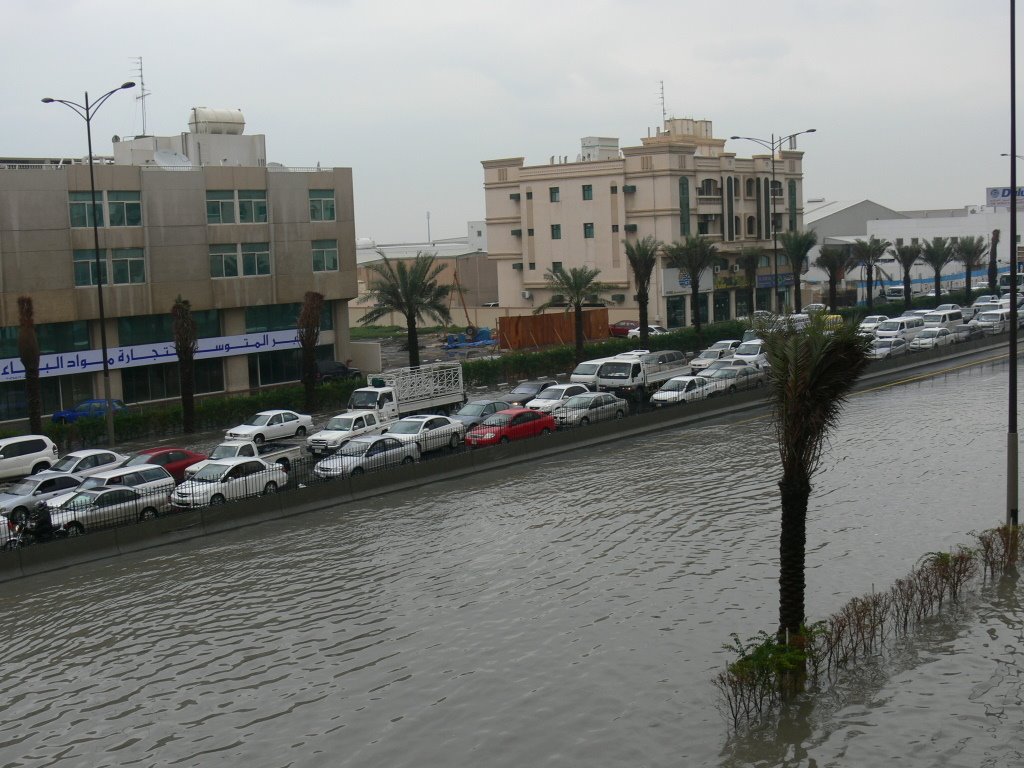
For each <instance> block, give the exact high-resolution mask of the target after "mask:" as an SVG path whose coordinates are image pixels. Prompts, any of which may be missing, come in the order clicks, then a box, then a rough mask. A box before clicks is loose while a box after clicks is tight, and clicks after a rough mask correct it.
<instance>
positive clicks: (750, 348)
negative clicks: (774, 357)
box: [732, 339, 768, 368]
mask: <svg viewBox="0 0 1024 768" xmlns="http://www.w3.org/2000/svg"><path fill="white" fill-rule="evenodd" d="M732 357H733V360H744V361H746V362H748V363H750V364H751V365H756V366H757V367H758V368H760V367H761V366H763V365H765V364H766V363H767V362H768V355H767V354H765V351H764V341H763V340H761V339H751V340H750V341H744V342H743V343H742V344H740V345H739V346H738V347H736V351H735V352H733V353H732Z"/></svg>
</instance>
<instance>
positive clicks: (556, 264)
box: [551, 261, 562, 272]
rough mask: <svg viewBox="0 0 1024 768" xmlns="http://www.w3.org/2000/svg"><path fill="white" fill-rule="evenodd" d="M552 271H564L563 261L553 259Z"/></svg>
mask: <svg viewBox="0 0 1024 768" xmlns="http://www.w3.org/2000/svg"><path fill="white" fill-rule="evenodd" d="M551 271H552V272H561V271H562V262H560V261H552V262H551Z"/></svg>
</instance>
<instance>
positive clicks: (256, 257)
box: [242, 243, 270, 277]
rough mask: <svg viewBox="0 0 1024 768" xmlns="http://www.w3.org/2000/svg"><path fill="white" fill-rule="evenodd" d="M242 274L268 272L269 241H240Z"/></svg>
mask: <svg viewBox="0 0 1024 768" xmlns="http://www.w3.org/2000/svg"><path fill="white" fill-rule="evenodd" d="M242 274H243V275H245V276H247V277H251V276H253V275H269V274H270V243H242Z"/></svg>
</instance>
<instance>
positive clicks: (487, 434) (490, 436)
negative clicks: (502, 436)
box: [484, 432, 497, 440]
mask: <svg viewBox="0 0 1024 768" xmlns="http://www.w3.org/2000/svg"><path fill="white" fill-rule="evenodd" d="M496 437H497V434H495V433H494V432H485V433H484V440H493V439H494V438H496Z"/></svg>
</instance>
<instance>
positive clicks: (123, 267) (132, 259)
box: [110, 216, 146, 285]
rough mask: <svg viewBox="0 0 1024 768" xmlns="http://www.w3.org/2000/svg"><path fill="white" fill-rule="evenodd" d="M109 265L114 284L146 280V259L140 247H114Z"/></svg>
mask: <svg viewBox="0 0 1024 768" xmlns="http://www.w3.org/2000/svg"><path fill="white" fill-rule="evenodd" d="M111 218H113V216H111ZM110 266H111V270H110V274H111V276H112V277H113V278H114V279H113V280H112V282H113V283H114V285H126V284H130V283H144V282H146V259H145V255H144V252H143V250H142V249H141V248H114V249H113V250H112V251H111V252H110Z"/></svg>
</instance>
